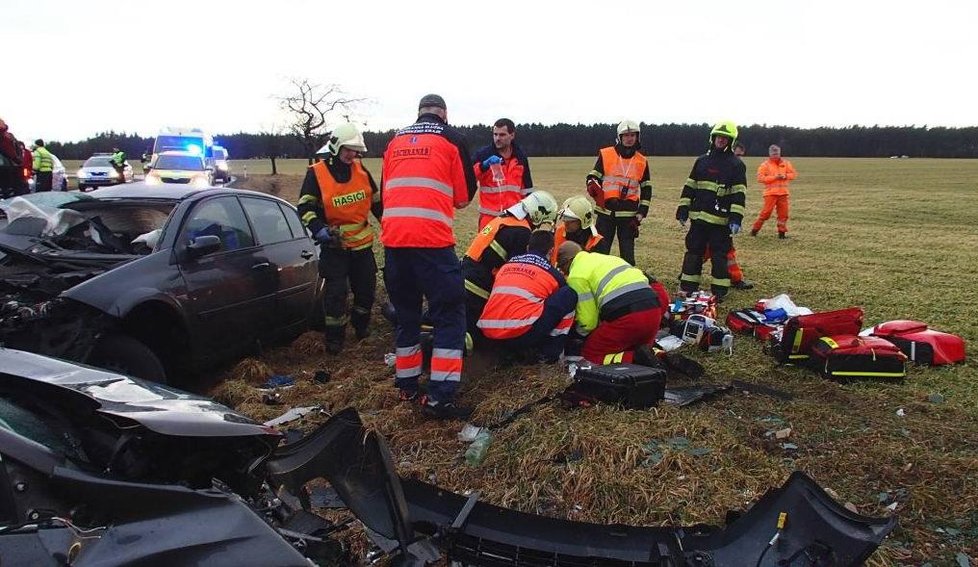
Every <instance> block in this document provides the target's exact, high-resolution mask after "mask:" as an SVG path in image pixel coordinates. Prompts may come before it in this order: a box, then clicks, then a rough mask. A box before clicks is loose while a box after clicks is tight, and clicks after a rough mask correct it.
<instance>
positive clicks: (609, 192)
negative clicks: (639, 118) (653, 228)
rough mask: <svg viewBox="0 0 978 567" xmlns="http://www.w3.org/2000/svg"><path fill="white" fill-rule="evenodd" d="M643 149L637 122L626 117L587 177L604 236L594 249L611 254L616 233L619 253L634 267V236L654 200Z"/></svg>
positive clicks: (636, 234)
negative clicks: (611, 144)
mask: <svg viewBox="0 0 978 567" xmlns="http://www.w3.org/2000/svg"><path fill="white" fill-rule="evenodd" d="M641 148H642V143H641V129H640V128H639V124H638V122H635V121H634V120H623V121H622V122H621V123H620V124H618V138H617V141H616V143H615V145H614V146H608V147H606V148H602V149H601V151H600V152H599V153H598V159H597V161H595V162H594V169H592V170H591V172H590V173H588V174H587V179H586V183H587V192H588V194H589V195H591V197H592V198H593V199H594V202H595V204H596V206H595V211H596V212H597V214H598V217H597V223H596V226H597V229H598V233H600V234H601V238H602V240H601V242H600V243H598V245H597V247H596V248H595V251H596V252H600V253H602V254H610V253H611V245H612V243H613V242H614V240H615V234H616V233H617V235H618V252H619V254H620V256H621V258H622V259H623V260H625V261H626V262H628V263H629V264H631V265H633V266H634V265H635V239H636V238H637V237H638V229H639V226H641V224H642V220H644V219H645V217H647V216H648V215H649V205H650V204H651V202H652V179H651V175H650V174H649V163H648V160H647V159H646V158H645V156H644V155H642V152H640V151H639V150H640V149H641Z"/></svg>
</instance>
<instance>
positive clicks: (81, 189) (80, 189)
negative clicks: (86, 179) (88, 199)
mask: <svg viewBox="0 0 978 567" xmlns="http://www.w3.org/2000/svg"><path fill="white" fill-rule="evenodd" d="M86 189H88V187H86V186H85V185H82V184H81V183H79V184H78V190H79V191H81V192H82V193H84V192H85V190H86Z"/></svg>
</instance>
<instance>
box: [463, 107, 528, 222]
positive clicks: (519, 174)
mask: <svg viewBox="0 0 978 567" xmlns="http://www.w3.org/2000/svg"><path fill="white" fill-rule="evenodd" d="M472 167H473V168H474V170H475V177H476V179H477V180H478V181H479V230H482V229H483V228H485V226H486V225H487V224H489V221H491V220H492V219H493V218H495V217H499V216H502V215H503V213H504V212H505V211H506V209H508V208H510V207H512V206H513V205H515V204H516V203H518V202H519V201H520V199H522V198H523V197H525V196H527V195H529V194H530V193H532V192H533V177H532V176H531V175H530V160H529V159H527V157H526V154H525V153H523V150H522V149H520V147H519V145H517V143H516V124H514V123H513V121H512V120H510V119H509V118H500V119H499V120H496V123H495V124H493V126H492V145H488V146H484V147H483V148H481V149H479V151H477V152H476V153H475V157H474V158H473V164H472Z"/></svg>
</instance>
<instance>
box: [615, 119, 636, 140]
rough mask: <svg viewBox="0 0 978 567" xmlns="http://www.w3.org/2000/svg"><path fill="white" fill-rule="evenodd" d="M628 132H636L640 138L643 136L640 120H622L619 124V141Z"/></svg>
mask: <svg viewBox="0 0 978 567" xmlns="http://www.w3.org/2000/svg"><path fill="white" fill-rule="evenodd" d="M628 132H635V133H636V134H638V139H639V140H641V138H642V129H641V128H640V127H639V125H638V122H635V121H634V120H622V121H621V122H620V123H619V124H618V143H619V144H620V143H621V135H622V134H627V133H628Z"/></svg>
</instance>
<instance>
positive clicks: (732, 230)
mask: <svg viewBox="0 0 978 567" xmlns="http://www.w3.org/2000/svg"><path fill="white" fill-rule="evenodd" d="M727 226H729V227H730V235H731V236H732V235H734V234H737V233H738V232H740V225H739V224H737V223H735V222H732V223H730V224H729V225H727Z"/></svg>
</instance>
